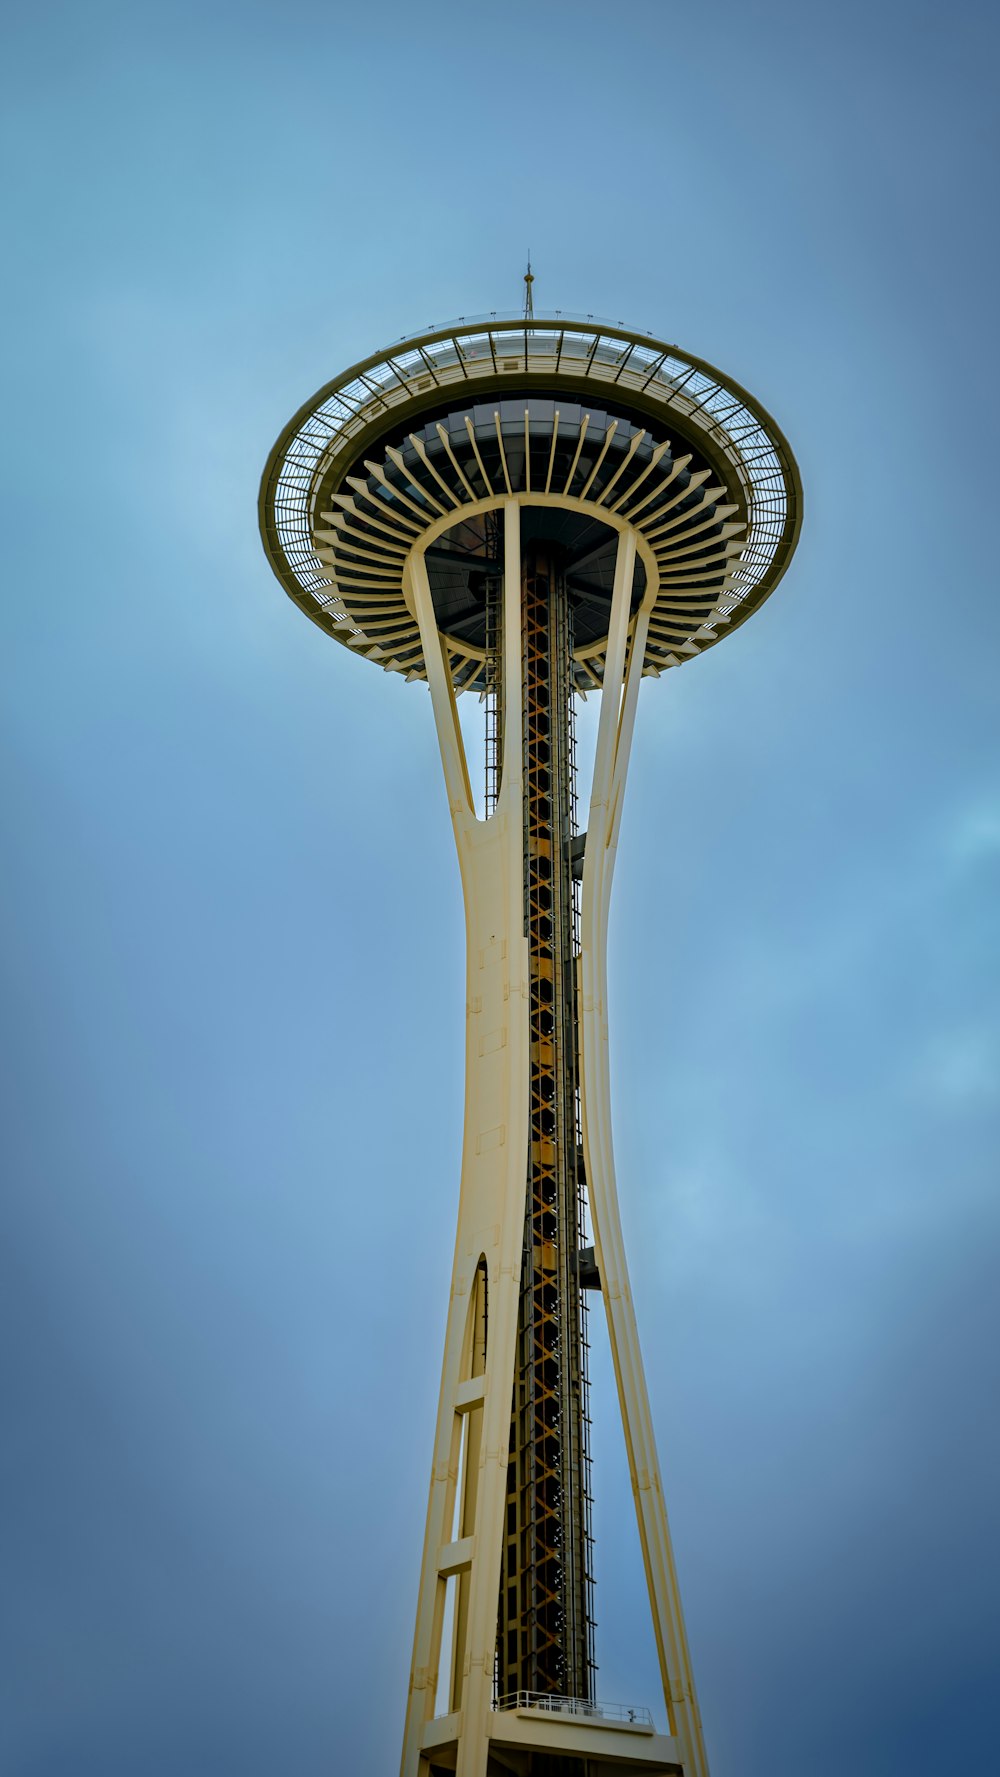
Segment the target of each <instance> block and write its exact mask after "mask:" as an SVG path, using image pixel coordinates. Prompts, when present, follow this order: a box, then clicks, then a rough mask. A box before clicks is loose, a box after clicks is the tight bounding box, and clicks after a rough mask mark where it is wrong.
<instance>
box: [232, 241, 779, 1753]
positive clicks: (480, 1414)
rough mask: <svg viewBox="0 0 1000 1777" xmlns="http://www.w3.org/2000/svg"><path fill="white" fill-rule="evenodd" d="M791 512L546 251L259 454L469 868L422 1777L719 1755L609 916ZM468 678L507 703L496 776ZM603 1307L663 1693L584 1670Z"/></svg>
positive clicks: (413, 1728) (298, 592) (698, 404)
mask: <svg viewBox="0 0 1000 1777" xmlns="http://www.w3.org/2000/svg"><path fill="white" fill-rule="evenodd" d="M801 505H802V502H801V487H800V482H799V476H798V472H797V469H796V466H795V462H794V460H793V458H792V454H791V451H790V450H789V447H788V445H787V443H786V441H785V439H784V437H783V435H782V433H781V432H780V430H779V429H778V427H777V426H776V425H775V423H774V421H773V420H771V419H770V418H769V416H768V414H767V413H766V412H765V410H764V409H763V408H762V407H761V406H760V404H759V402H757V401H756V400H754V399H753V398H752V397H751V396H750V395H749V394H747V392H746V391H745V390H744V389H742V388H740V386H739V385H738V384H737V383H735V382H733V381H732V379H731V378H729V377H727V376H724V375H723V374H722V373H721V372H720V371H718V370H715V369H713V368H712V367H711V366H710V365H708V364H706V363H704V362H702V361H701V360H700V359H698V358H693V357H691V356H690V355H689V354H688V353H686V352H683V351H681V350H680V349H679V348H678V347H677V346H674V345H669V344H667V343H665V342H664V341H661V340H658V339H654V338H653V337H652V336H651V335H650V334H646V333H634V332H630V331H629V330H628V329H626V328H623V327H621V326H611V325H609V324H606V323H603V322H599V321H597V320H595V319H594V318H593V317H592V316H587V317H585V318H583V317H580V316H576V315H572V316H571V315H569V314H561V313H555V314H544V315H543V314H535V313H534V308H533V302H532V278H531V271H530V267H529V270H528V274H527V277H526V280H525V303H524V310H523V312H522V313H520V314H513V315H497V314H491V315H489V316H485V317H480V318H476V319H474V320H465V319H463V320H461V321H459V322H457V323H455V324H454V325H452V326H449V327H440V328H434V329H431V330H429V331H427V332H425V333H421V334H415V335H413V336H412V337H409V338H406V339H403V340H401V341H400V342H399V343H398V344H397V345H395V346H393V347H392V348H391V349H390V350H388V351H382V352H378V353H376V354H375V355H374V356H373V357H370V358H366V359H365V360H364V362H362V363H360V364H356V365H354V366H353V367H352V368H351V369H350V370H346V371H344V373H343V374H342V375H340V376H337V377H335V378H334V380H333V381H332V382H329V383H327V384H326V385H325V386H324V387H323V388H322V389H320V391H319V393H318V394H316V395H314V396H313V397H312V399H311V400H309V401H307V402H306V404H305V406H304V407H302V408H300V410H299V412H298V413H297V414H296V415H295V417H294V419H293V420H292V421H291V422H290V424H289V425H288V426H286V428H285V430H284V431H283V432H282V434H281V437H280V438H279V440H278V442H277V444H276V445H275V447H274V449H273V450H272V452H271V455H270V457H269V459H268V462H267V466H266V469H265V471H264V477H263V482H262V485H261V494H260V523H261V531H262V534H263V539H264V546H265V549H266V551H267V555H268V558H269V560H270V562H271V565H272V567H273V569H274V572H275V573H276V575H277V577H278V579H279V580H280V581H281V583H282V585H283V586H284V588H285V590H286V592H287V593H288V594H289V596H290V597H291V598H292V599H294V601H295V603H296V604H297V605H298V606H299V608H300V610H302V611H304V612H305V614H306V616H307V617H309V618H311V619H312V621H313V623H315V624H316V626H317V628H318V629H320V630H322V631H323V632H324V633H325V634H326V635H328V636H331V637H332V638H333V639H334V640H335V641H337V642H339V643H341V645H342V646H344V647H346V648H349V649H350V650H351V652H352V653H353V654H356V655H358V656H359V657H360V658H361V659H364V660H367V661H370V662H371V663H372V664H373V665H375V666H378V667H380V668H382V670H383V671H385V672H396V673H401V674H402V675H403V676H404V678H406V679H408V680H411V681H413V682H415V683H417V684H423V685H426V686H427V687H428V688H429V691H430V702H431V708H432V710H433V715H434V721H435V724H436V727H437V735H438V741H439V744H440V752H441V762H442V766H443V770H444V781H445V787H446V791H447V796H448V804H449V808H450V811H451V820H452V826H453V829H454V835H455V843H456V846H457V850H458V860H459V867H460V870H461V877H462V886H463V892H464V902H465V920H466V1049H465V1055H466V1089H465V1129H464V1140H463V1150H462V1168H461V1181H460V1188H459V1193H458V1225H457V1231H456V1237H455V1250H454V1265H453V1270H452V1278H451V1292H450V1296H449V1300H448V1304H447V1324H446V1332H445V1347H444V1362H443V1368H442V1374H441V1393H440V1400H439V1406H438V1414H437V1425H436V1429H435V1432H434V1445H433V1453H432V1458H431V1466H430V1493H429V1502H428V1509H427V1527H426V1533H425V1537H424V1546H423V1557H422V1565H421V1571H420V1582H419V1587H418V1592H417V1600H416V1627H415V1631H414V1640H413V1661H412V1667H411V1674H410V1686H409V1695H408V1699H407V1703H406V1719H405V1728H404V1734H403V1753H402V1777H439V1774H440V1773H444V1772H448V1773H451V1772H455V1773H457V1774H458V1777H501V1774H502V1777H509V1774H510V1773H517V1774H518V1777H617V1774H618V1773H622V1774H624V1773H628V1772H631V1773H633V1774H635V1773H646V1777H661V1774H666V1773H671V1774H673V1777H677V1774H678V1773H683V1777H706V1774H707V1771H708V1763H707V1760H706V1754H705V1747H704V1742H703V1737H702V1728H701V1720H700V1716H699V1711H698V1703H697V1698H696V1693H695V1686H694V1679H693V1675H692V1670H691V1661H690V1656H689V1652H688V1644H687V1638H686V1635H685V1630H684V1620H683V1616H682V1612H681V1602H680V1594H679V1591H678V1584H677V1576H676V1572H675V1567H674V1559H673V1554H672V1551H671V1544H670V1534H669V1530H668V1526H667V1514H666V1507H665V1503H664V1494H663V1488H662V1485H661V1478H660V1466H659V1460H658V1457H657V1452H656V1445H655V1441H654V1436H653V1426H652V1421H651V1417H650V1410H649V1401H648V1397H647V1393H646V1383H645V1379H644V1375H643V1365H642V1356H641V1353H640V1347H639V1337H638V1331H637V1327H636V1318H635V1312H634V1309H633V1304H632V1296H631V1293H630V1289H629V1280H628V1270H627V1266H626V1260H625V1251H624V1246H623V1242H622V1230H621V1222H620V1218H619V1210H618V1198H617V1191H616V1184H615V1169H614V1158H613V1151H612V1137H611V1107H610V1091H609V1078H608V1025H607V1005H608V990H607V931H608V909H609V902H610V898H611V882H612V874H613V871H614V863H615V853H616V848H617V842H618V832H619V826H620V822H621V818H622V802H623V797H624V790H625V778H626V773H627V769H628V760H629V751H630V746H631V741H632V733H633V727H634V723H635V717H636V709H637V705H638V697H639V687H640V683H641V681H642V680H643V679H646V678H654V679H655V678H660V677H662V676H663V675H665V674H667V673H669V672H671V671H673V670H674V669H676V668H678V667H681V666H684V665H686V664H687V662H689V661H691V660H694V659H696V658H697V656H698V655H699V654H702V653H704V651H705V650H706V649H707V648H714V647H715V645H716V643H718V642H720V641H722V640H723V638H724V637H726V636H728V635H729V634H731V633H732V631H734V630H735V629H737V628H738V627H739V625H740V624H741V623H744V622H745V621H746V619H747V618H748V617H750V616H752V615H753V613H754V612H755V611H756V610H758V608H759V607H760V605H761V604H762V603H763V601H764V600H765V599H766V598H767V597H768V595H769V594H770V593H771V592H772V591H773V589H774V587H775V586H776V585H777V583H778V581H779V580H780V579H781V576H782V574H783V573H784V571H785V568H786V567H787V565H788V561H789V558H790V556H791V554H792V551H793V550H794V548H795V543H796V539H797V536H798V531H799V525H800V522H801ZM463 695H464V696H472V697H474V698H476V699H478V700H479V702H480V704H481V707H482V714H483V721H484V724H485V739H486V745H485V759H486V766H485V783H484V784H483V785H482V786H480V787H479V788H480V790H481V794H480V795H478V796H477V795H474V793H473V785H472V783H471V781H470V772H469V766H468V761H467V757H466V751H465V747H464V744H463V738H462V731H461V727H460V724H459V720H458V715H457V709H456V699H457V698H458V697H459V696H463ZM590 695H596V696H598V697H599V699H600V711H599V720H598V729H597V744H596V756H595V762H594V770H593V781H592V782H591V783H588V784H583V783H579V782H578V781H577V772H576V765H575V748H574V708H575V706H576V702H577V699H578V698H583V697H587V696H590ZM477 802H478V807H477ZM648 936H649V941H650V942H651V943H656V942H658V941H659V934H658V933H657V931H656V928H655V924H653V923H651V925H650V930H649V934H648ZM598 1305H600V1306H598ZM588 1310H590V1311H593V1312H600V1311H601V1310H603V1312H604V1314H605V1315H606V1316H607V1324H608V1331H609V1336H610V1345H611V1352H612V1357H613V1361H614V1371H615V1377H616V1382H617V1393H618V1402H619V1406H620V1409H621V1417H622V1423H623V1426H624V1432H625V1443H626V1448H627V1453H628V1462H629V1470H630V1474H631V1481H632V1490H633V1496H634V1501H635V1510H636V1516H637V1519H638V1528H639V1538H640V1543H641V1547H642V1558H643V1563H644V1566H645V1575H646V1582H647V1587H648V1594H649V1606H650V1611H651V1615H652V1621H653V1629H654V1633H655V1638H656V1646H657V1651H658V1656H659V1666H660V1674H661V1678H662V1687H663V1697H662V1710H661V1708H660V1705H659V1702H658V1701H657V1700H655V1699H638V1700H632V1699H628V1700H625V1701H624V1702H621V1703H615V1702H611V1701H609V1700H604V1699H602V1698H601V1697H600V1696H599V1695H598V1693H597V1688H596V1685H595V1672H596V1666H595V1650H594V1609H593V1578H592V1573H593V1562H592V1539H591V1488H590V1455H589V1436H590V1414H589V1404H588V1385H587V1350H588V1340H587V1317H588ZM425 1357H426V1361H427V1362H428V1363H430V1362H431V1361H432V1354H431V1353H430V1352H428V1353H426V1354H425ZM651 1703H652V1704H653V1705H654V1707H655V1713H654V1708H651V1707H650V1706H649V1705H650V1704H651Z"/></svg>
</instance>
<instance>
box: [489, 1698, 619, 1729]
mask: <svg viewBox="0 0 1000 1777" xmlns="http://www.w3.org/2000/svg"><path fill="white" fill-rule="evenodd" d="M493 1707H494V1709H498V1710H507V1709H537V1710H539V1711H540V1712H543V1713H545V1714H548V1715H577V1716H583V1717H585V1718H586V1719H587V1720H588V1721H615V1722H625V1723H626V1725H628V1726H630V1727H640V1728H651V1727H652V1726H653V1717H652V1714H651V1713H650V1711H649V1710H648V1709H644V1708H643V1707H642V1706H641V1705H640V1704H637V1703H596V1702H593V1701H592V1700H591V1698H589V1697H557V1696H553V1695H552V1693H551V1692H550V1691H511V1692H510V1693H509V1694H508V1695H507V1696H506V1697H498V1698H497V1701H496V1702H495V1704H494V1705H493Z"/></svg>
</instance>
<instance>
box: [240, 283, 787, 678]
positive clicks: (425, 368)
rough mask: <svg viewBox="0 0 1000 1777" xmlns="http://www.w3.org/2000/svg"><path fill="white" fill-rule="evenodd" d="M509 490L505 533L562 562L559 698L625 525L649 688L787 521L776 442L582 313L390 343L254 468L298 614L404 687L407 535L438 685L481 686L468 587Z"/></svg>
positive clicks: (481, 609)
mask: <svg viewBox="0 0 1000 1777" xmlns="http://www.w3.org/2000/svg"><path fill="white" fill-rule="evenodd" d="M511 497H515V498H516V499H517V500H518V503H519V504H520V505H521V507H522V520H523V523H524V524H525V526H526V531H525V535H526V539H527V538H528V537H530V535H531V533H532V530H533V531H534V532H535V533H536V534H538V535H543V536H544V537H545V538H546V540H548V541H555V542H556V543H558V544H559V545H560V546H561V547H562V549H563V551H564V555H565V562H566V578H567V590H568V595H569V599H570V602H571V605H572V607H573V684H574V688H575V689H576V690H578V691H586V690H587V689H589V688H592V687H596V686H599V685H600V684H601V683H602V681H603V671H604V662H605V655H606V651H607V636H608V621H609V613H610V598H611V583H612V578H613V564H614V556H615V548H616V545H617V541H618V534H620V532H621V531H622V530H623V529H624V528H625V527H626V526H630V527H632V528H634V529H635V531H636V535H637V545H638V557H639V561H638V568H637V574H636V584H635V589H634V593H635V600H636V602H638V601H639V600H640V599H641V598H642V597H643V595H644V593H645V591H646V588H647V586H648V583H649V581H650V580H651V579H652V580H654V581H655V582H656V599H655V603H654V604H653V606H652V611H651V616H650V623H649V633H648V638H647V642H646V648H645V656H644V661H643V671H644V672H645V673H646V674H654V675H655V674H659V673H660V672H662V671H664V670H665V669H666V668H669V667H672V666H679V665H682V664H683V663H684V661H685V660H688V659H691V658H693V657H694V656H695V655H697V654H700V653H702V652H703V651H704V650H705V649H706V648H709V647H712V646H714V644H715V643H716V642H717V641H719V640H721V637H722V635H723V634H725V633H726V631H727V630H728V629H731V628H735V627H737V626H738V625H739V624H740V623H742V622H744V621H745V619H746V618H747V617H749V616H751V615H752V613H753V612H754V611H756V610H757V609H759V607H760V605H761V604H762V603H763V601H764V599H765V598H767V597H768V595H769V594H770V593H771V592H772V591H773V589H774V587H775V586H776V585H777V583H778V581H779V580H780V578H781V576H782V573H783V572H784V569H785V566H786V564H787V562H788V560H789V558H790V556H791V554H792V551H793V549H794V547H795V542H796V539H797V535H798V531H799V526H800V523H801V511H802V497H801V484H800V481H799V475H798V471H797V469H796V466H795V462H794V459H793V457H792V454H791V451H790V450H789V447H788V445H787V443H786V441H785V438H784V436H783V434H782V433H781V431H780V430H779V428H778V427H777V425H776V424H775V422H774V421H773V420H772V419H771V418H770V417H769V415H768V414H767V413H765V411H764V410H763V408H762V407H761V406H760V405H759V403H757V402H756V401H754V400H753V398H752V397H751V396H750V395H748V394H747V393H746V391H745V390H743V389H741V388H740V387H739V385H738V384H736V383H734V382H733V381H732V380H731V379H730V378H727V377H724V376H723V375H722V374H721V372H719V371H717V370H715V369H713V367H712V366H711V365H709V364H706V363H705V362H704V361H703V360H701V359H698V358H693V357H690V356H689V355H687V354H685V353H683V352H681V351H680V350H679V349H678V348H677V347H676V346H673V345H669V344H667V343H665V342H663V341H660V340H657V339H654V338H653V337H652V336H651V335H649V334H640V333H634V332H629V331H628V330H627V329H625V328H622V327H620V326H611V325H610V324H609V323H604V322H598V321H596V320H593V319H591V318H590V317H588V318H586V319H580V318H576V317H568V316H564V315H560V314H552V315H538V316H533V317H531V318H529V319H525V317H523V316H490V317H487V318H485V319H482V320H474V321H459V322H456V323H455V324H453V325H452V326H450V327H444V328H437V329H432V330H430V331H428V332H426V333H423V334H417V335H413V336H411V337H409V338H406V339H404V340H401V341H400V342H399V343H398V345H397V346H395V347H394V348H392V349H391V350H389V351H385V352H379V353H376V354H374V355H373V356H372V357H371V358H367V359H365V360H364V361H363V362H362V363H361V364H357V365H355V366H353V367H352V368H351V369H350V370H347V371H345V372H344V374H343V375H342V376H340V377H337V378H336V379H335V380H334V381H333V382H330V383H328V384H326V386H325V387H324V388H322V389H321V390H320V391H319V392H318V393H317V394H316V395H315V396H313V398H312V399H311V400H310V401H308V402H307V403H306V404H305V406H304V407H302V408H301V409H300V411H299V412H298V413H297V414H296V416H295V418H294V419H293V420H292V421H291V423H290V424H289V425H288V426H287V427H286V428H285V430H284V432H283V433H282V435H281V437H280V438H279V440H278V442H277V444H276V445H275V447H274V449H273V450H272V452H271V455H270V457H269V459H268V463H267V466H266V468H265V471H264V477H263V482H262V485H261V494H260V522H261V531H262V535H263V539H264V546H265V549H266V551H267V554H268V557H269V559H270V561H271V564H272V566H273V568H274V571H275V573H276V574H277V576H278V578H279V580H280V581H281V583H282V585H283V586H284V587H285V590H286V591H287V592H288V594H289V596H290V597H291V598H292V599H294V601H295V602H296V604H297V605H298V606H299V608H300V609H301V610H303V611H304V612H305V613H306V615H307V616H308V617H310V618H311V619H312V620H313V622H315V623H316V624H318V625H319V627H320V628H322V629H323V630H325V631H326V632H327V633H328V634H330V635H332V636H334V637H335V639H336V640H337V641H339V642H341V643H343V644H344V645H345V646H347V647H349V648H350V649H351V650H352V651H353V652H355V653H358V654H361V655H363V656H364V657H365V658H367V659H369V660H372V661H373V662H375V663H377V664H379V665H381V666H382V667H384V668H385V669H386V670H391V671H397V672H401V673H403V674H404V676H405V677H407V678H408V679H423V678H425V677H426V664H425V661H424V656H423V650H422V646H421V640H420V633H419V628H418V624H417V621H416V616H415V613H414V610H413V608H412V604H411V601H410V599H409V597H408V594H407V590H406V587H405V584H404V563H405V560H406V557H407V555H408V553H409V550H410V549H411V548H412V546H413V544H414V543H415V542H417V541H420V542H422V543H424V544H425V545H426V547H427V564H428V570H429V575H430V582H431V589H432V593H433V597H434V605H435V612H436V614H437V617H438V623H439V627H440V629H441V630H442V632H443V633H444V636H445V638H446V649H447V659H448V665H449V670H450V672H451V677H452V682H453V684H454V686H455V688H456V690H459V691H462V690H477V691H483V690H484V689H485V683H486V675H485V665H484V663H485V660H486V655H487V636H486V627H487V619H486V604H487V597H486V588H487V585H488V583H489V582H490V580H491V579H495V578H496V577H497V576H498V575H499V573H500V572H501V570H502V527H498V526H497V525H496V524H495V523H492V522H491V519H492V517H493V515H494V514H495V512H496V510H497V508H498V507H499V506H500V505H501V504H502V502H503V500H504V499H510V498H511ZM546 509H547V510H546Z"/></svg>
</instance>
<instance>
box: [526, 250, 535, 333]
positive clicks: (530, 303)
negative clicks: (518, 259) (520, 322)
mask: <svg viewBox="0 0 1000 1777" xmlns="http://www.w3.org/2000/svg"><path fill="white" fill-rule="evenodd" d="M534 281H535V276H534V273H533V271H532V269H531V248H530V247H529V248H528V269H527V271H526V272H525V274H524V318H525V320H526V321H533V320H534V318H535V304H534V300H533V298H532V295H531V286H532V284H533V283H534Z"/></svg>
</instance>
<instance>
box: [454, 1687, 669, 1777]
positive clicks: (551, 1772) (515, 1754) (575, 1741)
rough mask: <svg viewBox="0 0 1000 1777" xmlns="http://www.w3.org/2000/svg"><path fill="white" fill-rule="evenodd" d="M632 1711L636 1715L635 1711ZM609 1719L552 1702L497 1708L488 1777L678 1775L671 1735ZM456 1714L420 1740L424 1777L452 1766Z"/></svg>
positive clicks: (458, 1729) (456, 1737)
mask: <svg viewBox="0 0 1000 1777" xmlns="http://www.w3.org/2000/svg"><path fill="white" fill-rule="evenodd" d="M635 1713H636V1715H638V1714H640V1713H642V1712H639V1711H637V1712H635ZM628 1714H629V1712H628V1711H623V1712H622V1719H615V1720H609V1719H608V1718H607V1717H605V1716H602V1715H601V1713H600V1710H599V1706H595V1707H594V1709H593V1712H592V1713H591V1712H590V1711H589V1710H584V1709H581V1707H580V1706H579V1705H576V1706H574V1707H573V1708H566V1709H560V1708H559V1707H558V1705H557V1704H548V1703H546V1704H543V1705H538V1704H526V1705H525V1706H524V1707H521V1708H514V1709H498V1710H495V1711H494V1712H493V1714H492V1715H491V1717H490V1723H489V1753H488V1760H487V1777H510V1774H511V1773H513V1774H514V1777H628V1773H630V1772H631V1773H634V1774H635V1777H639V1773H643V1774H644V1777H682V1773H683V1766H682V1764H681V1760H680V1753H679V1750H678V1746H677V1742H676V1740H674V1739H672V1738H671V1737H670V1736H669V1735H666V1734H657V1733H656V1732H655V1731H654V1729H653V1728H652V1726H650V1725H649V1723H648V1722H646V1721H640V1720H631V1721H630V1720H629V1719H628ZM461 1730H462V1717H461V1714H460V1713H459V1714H455V1715H442V1716H437V1717H436V1718H435V1719H434V1720H433V1721H430V1722H428V1724H427V1727H426V1728H425V1730H424V1737H423V1758H424V1760H425V1770H426V1772H427V1774H428V1777H437V1773H438V1772H442V1773H443V1772H450V1771H454V1769H455V1764H456V1759H457V1754H458V1740H459V1735H460V1733H461Z"/></svg>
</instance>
